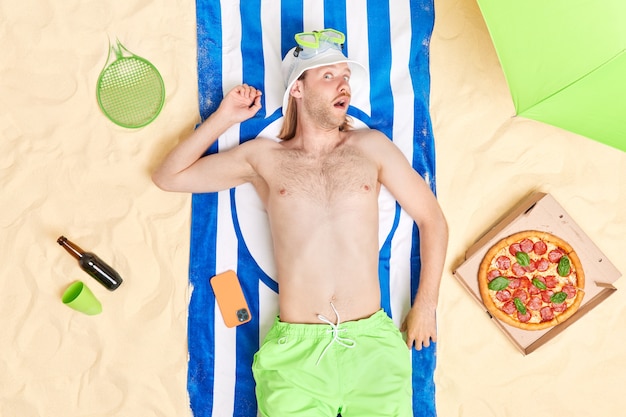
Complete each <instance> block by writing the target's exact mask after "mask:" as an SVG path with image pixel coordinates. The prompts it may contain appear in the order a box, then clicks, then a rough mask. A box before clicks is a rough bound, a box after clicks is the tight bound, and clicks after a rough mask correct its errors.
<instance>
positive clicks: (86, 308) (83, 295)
mask: <svg viewBox="0 0 626 417" xmlns="http://www.w3.org/2000/svg"><path fill="white" fill-rule="evenodd" d="M62 300H63V304H65V305H66V306H68V307H70V308H73V309H74V310H76V311H80V312H81V313H85V314H87V315H89V316H95V315H96V314H100V313H101V312H102V304H100V301H98V299H97V298H96V296H95V295H93V293H92V292H91V290H90V289H89V287H87V285H85V283H83V282H82V281H76V282H74V283H72V284H71V285H70V286H69V287H67V289H66V290H65V292H64V293H63V297H62Z"/></svg>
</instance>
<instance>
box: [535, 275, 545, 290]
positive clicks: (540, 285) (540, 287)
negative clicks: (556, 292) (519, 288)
mask: <svg viewBox="0 0 626 417" xmlns="http://www.w3.org/2000/svg"><path fill="white" fill-rule="evenodd" d="M533 285H534V286H535V287H537V288H539V289H540V290H545V289H546V288H548V287H546V284H544V283H543V282H541V281H540V280H538V279H537V278H533Z"/></svg>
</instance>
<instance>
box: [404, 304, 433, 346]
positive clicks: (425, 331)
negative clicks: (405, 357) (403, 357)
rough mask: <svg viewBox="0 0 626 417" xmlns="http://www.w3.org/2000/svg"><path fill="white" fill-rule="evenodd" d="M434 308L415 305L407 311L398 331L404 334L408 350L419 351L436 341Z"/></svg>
mask: <svg viewBox="0 0 626 417" xmlns="http://www.w3.org/2000/svg"><path fill="white" fill-rule="evenodd" d="M435 312H436V311H435V309H434V308H428V307H423V306H419V305H418V304H417V303H416V304H414V305H413V308H411V310H410V311H409V314H407V316H406V318H405V319H404V322H403V323H402V326H401V327H400V331H402V332H406V345H407V347H408V348H409V349H411V348H412V347H413V345H415V349H417V350H421V349H422V346H423V347H429V346H430V342H431V341H432V342H436V341H437V320H436V314H435Z"/></svg>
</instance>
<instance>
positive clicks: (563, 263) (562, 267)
mask: <svg viewBox="0 0 626 417" xmlns="http://www.w3.org/2000/svg"><path fill="white" fill-rule="evenodd" d="M556 271H557V272H558V273H559V275H560V276H562V277H566V276H568V275H569V272H570V262H569V258H568V257H567V256H565V255H563V256H561V259H560V260H559V266H557V268H556Z"/></svg>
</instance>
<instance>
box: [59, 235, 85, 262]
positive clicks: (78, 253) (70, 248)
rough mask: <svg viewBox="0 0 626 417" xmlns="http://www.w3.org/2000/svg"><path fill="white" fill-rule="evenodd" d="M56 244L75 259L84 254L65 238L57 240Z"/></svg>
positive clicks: (78, 247)
mask: <svg viewBox="0 0 626 417" xmlns="http://www.w3.org/2000/svg"><path fill="white" fill-rule="evenodd" d="M57 243H58V244H59V245H61V246H63V248H65V250H66V251H67V252H68V253H69V254H70V255H72V256H73V257H74V258H76V259H80V258H82V257H83V254H84V253H85V251H84V250H82V249H81V248H80V246H78V245H76V244H74V243H72V242H70V241H69V240H68V239H67V238H66V237H65V236H61V237H60V238H58V239H57Z"/></svg>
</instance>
